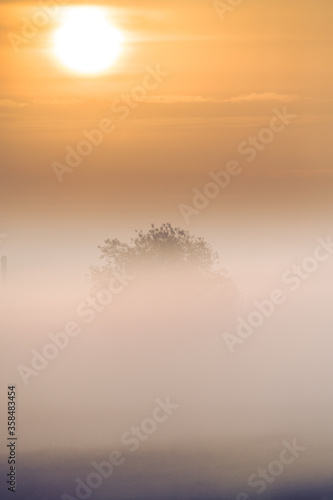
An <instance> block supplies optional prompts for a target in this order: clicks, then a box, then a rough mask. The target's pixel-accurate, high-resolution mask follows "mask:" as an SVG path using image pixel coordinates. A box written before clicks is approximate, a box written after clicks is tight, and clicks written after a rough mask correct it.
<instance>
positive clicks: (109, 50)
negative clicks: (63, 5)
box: [54, 7, 122, 74]
mask: <svg viewBox="0 0 333 500" xmlns="http://www.w3.org/2000/svg"><path fill="white" fill-rule="evenodd" d="M121 44H122V35H121V33H120V32H119V31H118V30H117V29H115V28H114V27H113V26H112V25H111V24H110V22H109V21H108V19H107V14H106V12H105V10H104V9H102V8H98V7H73V8H67V9H66V12H65V17H64V21H63V24H62V26H61V27H60V28H59V29H58V30H57V31H56V33H55V36H54V50H55V54H56V56H57V57H58V59H60V61H61V62H62V63H63V64H64V65H65V66H67V67H68V68H70V69H71V70H73V71H76V72H78V73H85V74H93V73H101V72H103V71H105V70H106V69H108V68H109V67H110V66H112V64H113V63H114V61H115V60H116V59H117V57H118V55H119V54H120V51H121Z"/></svg>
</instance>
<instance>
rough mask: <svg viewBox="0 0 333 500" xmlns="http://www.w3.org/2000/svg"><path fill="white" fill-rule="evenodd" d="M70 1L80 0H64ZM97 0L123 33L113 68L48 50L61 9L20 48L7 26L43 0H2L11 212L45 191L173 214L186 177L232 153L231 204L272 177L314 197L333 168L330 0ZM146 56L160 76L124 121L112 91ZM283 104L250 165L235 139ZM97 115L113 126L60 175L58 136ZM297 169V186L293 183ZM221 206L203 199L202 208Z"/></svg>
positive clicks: (50, 197)
mask: <svg viewBox="0 0 333 500" xmlns="http://www.w3.org/2000/svg"><path fill="white" fill-rule="evenodd" d="M75 4H79V5H81V4H88V5H89V2H83V3H82V2H81V3H79V2H69V5H70V6H73V5H75ZM94 5H103V6H104V7H107V8H108V9H109V13H110V17H111V18H112V20H113V23H114V25H115V26H116V27H118V28H119V29H121V30H122V31H123V33H124V35H125V39H126V43H125V46H124V51H123V53H122V55H121V56H120V58H119V59H118V62H117V63H116V65H115V66H114V67H113V68H111V69H110V71H109V72H107V73H106V74H104V75H100V76H95V77H82V76H79V75H75V74H73V73H71V72H70V71H68V70H67V69H66V68H65V67H63V66H62V65H61V64H60V63H59V62H58V61H57V60H56V59H55V57H54V54H53V52H52V43H51V40H52V33H53V31H54V30H55V29H56V27H57V26H58V25H59V23H60V21H61V16H60V15H58V16H56V17H54V18H53V19H50V22H48V23H47V25H46V26H45V27H43V28H40V29H38V30H37V31H38V32H37V34H36V35H35V36H33V37H31V39H30V40H29V41H28V43H26V44H21V45H20V47H19V50H18V53H15V51H14V49H13V47H12V46H11V43H10V40H9V38H8V35H9V34H13V33H15V34H18V35H20V33H22V25H23V21H22V17H23V16H25V17H27V18H28V19H30V20H31V19H33V16H35V15H36V13H37V12H38V11H39V10H40V7H39V6H38V4H33V3H31V2H16V1H11V2H10V3H8V2H1V3H0V16H1V19H2V24H1V46H0V51H1V59H2V64H1V72H2V83H1V98H0V112H1V125H0V131H1V151H2V157H3V162H2V169H3V177H2V182H1V191H2V199H6V203H5V206H4V208H5V211H7V212H6V217H10V216H11V214H13V213H16V214H19V213H20V211H21V210H22V203H23V202H22V200H23V199H24V200H26V201H25V208H24V211H26V210H27V209H30V208H31V209H36V210H37V211H38V212H39V213H44V212H45V211H50V210H51V211H52V210H53V209H51V205H50V204H51V203H53V206H56V207H57V210H59V209H60V208H59V207H61V209H60V210H63V211H64V212H68V207H71V204H72V203H73V202H74V200H75V203H77V206H78V207H80V206H81V207H82V206H83V205H84V209H87V207H89V210H90V211H91V212H95V211H96V213H98V212H99V210H100V211H101V212H103V214H105V211H107V210H111V207H112V210H116V209H117V210H118V211H119V212H120V213H121V214H125V213H126V214H127V215H128V216H129V217H131V216H133V217H135V216H136V214H137V209H136V207H138V206H139V207H140V210H141V211H146V212H147V213H148V214H149V212H150V211H151V210H154V213H155V214H156V215H157V214H159V215H160V217H161V218H164V219H165V218H166V217H168V218H169V219H175V220H176V219H177V218H179V211H178V205H179V204H180V203H189V202H191V199H192V196H193V195H192V189H193V188H200V187H202V186H204V184H205V183H206V182H207V180H208V175H209V172H210V171H211V170H212V169H215V170H218V169H220V168H224V166H225V165H226V163H227V162H228V161H230V160H232V159H235V158H237V159H238V160H242V161H243V175H242V176H240V177H239V178H237V179H236V180H235V184H234V186H233V190H231V189H230V191H228V193H226V198H228V199H229V198H230V199H231V198H232V200H233V201H232V203H233V204H234V205H233V209H234V210H235V209H237V210H238V209H239V207H242V205H243V204H244V203H245V202H244V200H245V198H246V196H247V195H248V194H249V193H250V192H251V193H252V194H253V196H254V199H257V195H260V196H261V195H264V194H265V193H267V192H268V191H269V190H273V191H274V190H275V191H276V194H277V196H281V202H282V201H285V199H284V198H283V196H287V195H288V196H287V197H288V200H289V201H288V203H289V202H291V203H293V202H294V200H295V197H296V198H297V197H299V196H301V197H304V198H305V199H307V198H308V193H309V192H310V194H311V197H312V198H313V199H315V198H316V199H317V198H321V196H322V189H323V188H324V187H326V188H327V186H330V183H331V179H332V176H331V172H332V171H331V164H330V163H331V162H330V160H329V158H330V155H331V132H332V91H331V89H332V83H333V82H332V57H331V49H332V41H333V35H332V29H331V26H332V17H333V5H332V2H331V0H316V1H310V0H307V1H304V0H294V1H293V2H290V0H279V2H276V0H265V2H263V1H262V0H251V1H247V0H245V1H244V2H243V3H242V4H241V5H240V6H239V7H237V8H236V9H234V11H232V12H229V13H227V15H226V16H225V20H224V21H222V20H221V19H220V18H219V16H218V14H217V12H216V10H215V8H214V5H213V3H212V2H211V1H204V0H200V1H199V0H198V1H194V0H191V1H185V0H183V1H179V2H174V1H171V0H161V1H158V0H154V1H148V0H147V1H143V2H140V8H138V4H137V2H131V1H126V2H121V5H118V4H117V3H116V2H112V1H110V2H106V1H105V2H101V3H100V4H96V3H94ZM63 8H64V9H65V8H66V7H63ZM147 66H149V67H151V68H156V67H157V66H159V67H160V68H162V71H164V72H167V73H168V74H169V76H168V77H166V78H163V81H162V82H161V83H160V84H159V85H158V86H157V88H156V89H154V90H152V91H150V92H149V93H148V96H147V97H146V100H145V102H139V103H136V104H135V106H136V107H135V109H133V110H131V112H130V113H129V116H128V117H126V119H124V120H120V116H119V114H118V115H116V113H115V112H114V111H113V110H112V104H113V103H114V102H115V101H117V100H118V101H119V100H122V99H123V97H122V96H123V95H124V94H128V93H131V92H132V90H133V88H135V87H137V86H138V85H140V84H141V83H142V81H143V79H144V77H145V75H146V73H147V70H146V68H147ZM284 106H287V109H288V112H290V113H292V114H295V115H296V116H297V117H296V118H295V119H294V120H293V122H292V124H291V125H290V126H289V127H287V129H286V130H285V131H284V132H283V133H282V134H280V135H278V136H277V137H276V138H275V139H274V141H273V142H272V144H269V146H268V147H267V148H265V150H264V151H262V152H261V153H260V154H258V156H257V158H256V161H254V162H252V163H251V164H247V162H246V160H245V158H240V156H239V153H238V147H239V145H240V144H241V143H242V141H244V140H246V139H247V137H248V136H249V135H250V134H251V135H255V134H257V133H258V131H259V130H260V129H261V127H263V126H266V125H267V124H268V123H269V121H270V119H271V117H272V116H273V109H275V108H278V109H280V110H282V109H283V107H284ZM105 119H108V120H113V121H114V123H115V124H116V130H115V131H114V132H113V133H112V134H108V135H105V137H104V140H103V144H102V145H101V146H99V147H98V148H94V149H93V151H92V153H91V154H90V155H89V156H88V157H87V158H84V159H83V161H82V162H81V164H80V166H79V167H77V168H76V170H75V171H74V172H73V173H72V174H65V175H64V178H63V180H64V182H63V183H62V184H61V185H59V183H58V180H57V177H56V175H55V173H54V171H53V169H52V165H53V164H54V162H60V163H64V161H65V157H66V148H67V147H72V148H76V146H77V144H78V143H79V142H80V141H81V140H82V139H83V138H84V137H83V135H82V131H83V130H85V129H86V130H91V129H92V128H96V127H97V126H98V125H99V124H100V122H101V120H105ZM299 182H301V183H304V186H305V185H306V186H305V187H304V189H303V188H302V189H301V190H298V191H297V193H295V189H296V190H297V189H298V186H299ZM263 186H265V187H264V189H263ZM313 186H316V190H313ZM268 198H269V200H268V201H267V202H268V203H270V202H271V198H272V197H269V196H268ZM97 203H100V205H101V207H102V208H100V209H97ZM283 204H284V203H281V205H283ZM216 207H218V202H217V204H216ZM214 210H215V213H214ZM78 211H79V208H78ZM218 213H219V208H215V209H213V208H212V209H211V212H210V215H211V217H213V218H214V217H217V216H218ZM3 223H4V224H5V223H6V221H5V218H4V221H3Z"/></svg>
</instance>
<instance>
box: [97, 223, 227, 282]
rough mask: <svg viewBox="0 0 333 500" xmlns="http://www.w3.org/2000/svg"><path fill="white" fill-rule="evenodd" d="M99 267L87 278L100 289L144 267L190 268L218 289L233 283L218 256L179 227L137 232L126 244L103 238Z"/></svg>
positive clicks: (164, 227) (100, 247)
mask: <svg viewBox="0 0 333 500" xmlns="http://www.w3.org/2000/svg"><path fill="white" fill-rule="evenodd" d="M98 248H99V249H100V251H101V255H100V258H101V259H102V260H103V265H102V266H93V267H91V270H90V271H91V272H90V279H91V281H92V282H93V284H94V287H95V288H99V287H100V286H102V285H103V284H105V283H106V281H107V280H108V279H109V278H110V276H111V275H113V274H115V273H119V272H122V271H123V270H124V269H126V270H128V271H131V270H133V269H134V268H136V267H137V266H138V265H142V264H147V265H148V266H149V268H150V269H154V268H160V269H168V268H169V269H170V268H172V269H179V268H183V269H189V270H190V271H194V272H196V273H197V274H198V275H199V276H201V277H202V278H205V279H206V280H208V281H209V282H211V283H213V282H214V285H215V286H217V287H219V288H226V287H227V288H228V289H230V290H231V289H232V288H233V286H232V281H231V280H230V278H228V277H227V273H226V272H225V271H224V270H222V269H220V267H219V257H218V254H217V253H216V252H214V251H213V249H212V247H211V245H210V244H209V243H208V242H207V241H206V240H205V239H204V238H203V237H197V236H195V235H192V234H190V232H189V231H187V230H184V229H181V228H180V227H173V226H172V225H171V224H170V223H164V224H162V225H161V226H160V227H155V225H154V224H152V225H151V228H150V229H149V230H148V231H147V232H144V231H142V230H140V231H136V236H135V237H134V238H132V239H131V240H130V242H129V243H124V242H121V241H120V240H119V239H117V238H114V239H106V240H105V241H104V244H103V245H101V246H99V247H98Z"/></svg>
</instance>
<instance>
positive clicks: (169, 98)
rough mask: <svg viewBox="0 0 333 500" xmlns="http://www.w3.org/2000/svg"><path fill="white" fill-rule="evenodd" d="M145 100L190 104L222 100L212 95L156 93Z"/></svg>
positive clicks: (158, 102) (160, 102)
mask: <svg viewBox="0 0 333 500" xmlns="http://www.w3.org/2000/svg"><path fill="white" fill-rule="evenodd" d="M144 102H149V103H152V104H183V103H184V104H189V103H207V102H208V103H209V102H212V103H213V102H215V103H217V102H222V101H220V100H219V99H214V98H212V97H202V96H200V95H197V96H191V95H154V96H149V97H146V98H145V99H144Z"/></svg>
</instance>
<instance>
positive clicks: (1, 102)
mask: <svg viewBox="0 0 333 500" xmlns="http://www.w3.org/2000/svg"><path fill="white" fill-rule="evenodd" d="M25 106H27V104H26V103H25V102H18V101H12V100H10V99H0V108H10V109H16V108H24V107H25Z"/></svg>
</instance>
